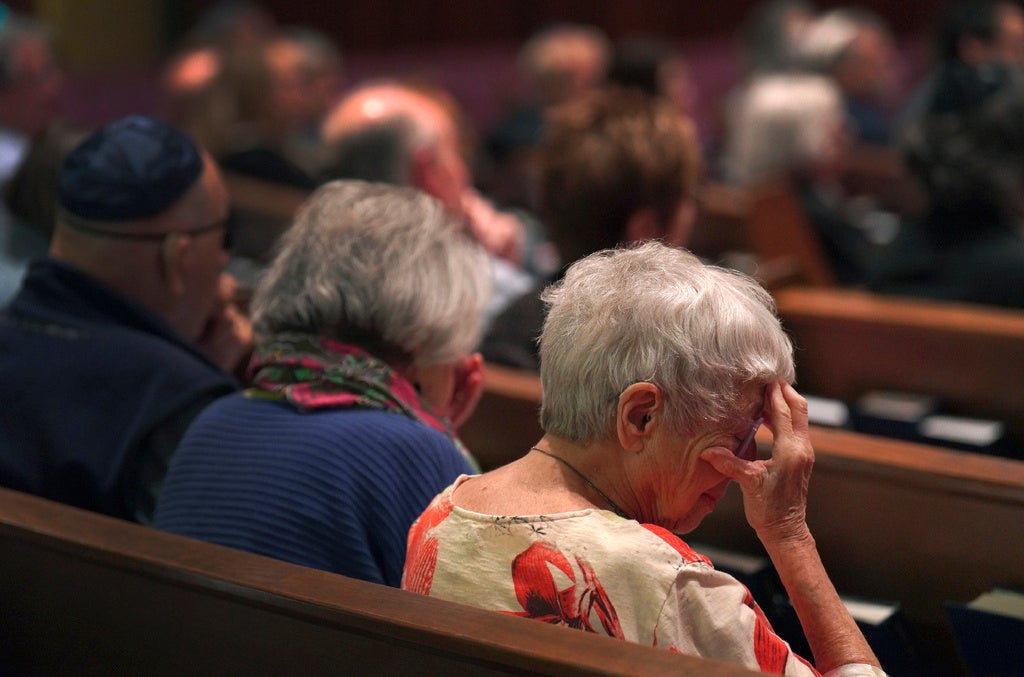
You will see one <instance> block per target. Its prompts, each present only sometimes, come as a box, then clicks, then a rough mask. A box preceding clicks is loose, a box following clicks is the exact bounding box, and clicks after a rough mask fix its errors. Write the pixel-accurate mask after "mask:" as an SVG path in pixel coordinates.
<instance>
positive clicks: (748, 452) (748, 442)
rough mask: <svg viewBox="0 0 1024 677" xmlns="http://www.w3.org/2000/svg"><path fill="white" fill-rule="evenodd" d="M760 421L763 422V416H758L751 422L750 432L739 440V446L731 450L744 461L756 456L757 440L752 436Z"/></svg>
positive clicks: (755, 433)
mask: <svg viewBox="0 0 1024 677" xmlns="http://www.w3.org/2000/svg"><path fill="white" fill-rule="evenodd" d="M762 423H764V417H763V416H758V417H757V418H756V419H754V420H753V421H752V422H751V426H750V432H748V433H747V436H746V437H744V438H743V441H742V442H740V446H738V447H736V451H735V452H733V453H734V454H735V455H736V457H737V458H742V459H743V460H744V461H753V460H754V459H755V458H757V440H756V439H754V438H755V436H756V435H757V431H758V429H759V428H760V427H761V424H762Z"/></svg>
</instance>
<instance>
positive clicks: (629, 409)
mask: <svg viewBox="0 0 1024 677" xmlns="http://www.w3.org/2000/svg"><path fill="white" fill-rule="evenodd" d="M663 400H664V398H663V397H662V395H661V390H660V389H659V388H658V386H656V385H654V384H653V383H648V382H647V381H640V382H638V383H634V384H633V385H631V386H629V387H628V388H626V389H625V390H624V391H622V394H621V395H619V404H618V407H617V408H616V411H615V432H616V434H617V436H618V438H619V443H620V444H621V445H622V446H623V448H625V449H628V450H630V451H643V448H644V443H645V442H646V441H647V440H648V439H649V438H650V437H651V435H653V433H654V430H655V428H656V427H657V426H658V425H659V424H660V419H661V415H662V413H663V411H664V408H663Z"/></svg>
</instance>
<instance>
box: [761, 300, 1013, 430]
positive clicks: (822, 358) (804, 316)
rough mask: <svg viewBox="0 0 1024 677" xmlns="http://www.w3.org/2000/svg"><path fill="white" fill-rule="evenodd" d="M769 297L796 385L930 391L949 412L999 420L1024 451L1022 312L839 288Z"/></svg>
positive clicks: (845, 394)
mask: <svg viewBox="0 0 1024 677" xmlns="http://www.w3.org/2000/svg"><path fill="white" fill-rule="evenodd" d="M775 298H776V302H777V303H778V312H779V316H780V317H781V318H782V322H783V325H784V326H785V328H786V330H787V331H788V332H789V333H790V334H791V336H792V338H793V341H794V343H795V345H796V365H797V382H798V386H799V388H800V389H801V390H803V391H804V392H807V393H811V394H815V395H821V396H824V397H833V398H838V399H842V400H853V399H855V398H857V397H860V396H861V395H863V394H864V393H865V392H867V391H869V390H877V389H887V390H898V391H906V392H912V393H919V394H924V395H931V396H935V397H938V398H940V399H941V400H942V401H944V402H945V403H947V404H948V406H949V407H950V408H951V409H952V410H953V412H954V413H957V414H960V415H964V416H975V417H982V418H993V419H998V420H1000V421H1002V422H1003V423H1004V424H1005V425H1006V426H1007V429H1008V433H1009V438H1010V440H1011V441H1012V442H1013V443H1015V444H1017V445H1018V446H1020V447H1021V448H1024V312H1021V311H1016V310H1008V309H1000V308H990V307H985V306H976V305H969V304H956V303H948V302H939V301H926V300H919V299H909V298H901V297H888V296H880V295H877V294H870V293H866V292H857V291H850V290H839V289H810V288H795V287H794V288H788V289H780V290H776V292H775Z"/></svg>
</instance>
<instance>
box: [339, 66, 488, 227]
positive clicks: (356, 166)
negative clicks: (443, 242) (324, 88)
mask: <svg viewBox="0 0 1024 677" xmlns="http://www.w3.org/2000/svg"><path fill="white" fill-rule="evenodd" d="M321 131H322V136H323V139H324V142H325V143H326V144H327V145H328V146H329V151H328V153H329V160H328V162H327V170H326V174H327V176H326V178H330V179H343V178H344V179H362V180H367V181H383V182H388V183H395V184H399V185H411V186H413V187H416V188H420V189H421V190H424V191H425V192H427V193H429V194H431V195H433V196H434V197H436V198H438V199H440V200H441V201H442V202H444V203H445V204H447V205H448V206H449V207H450V208H452V209H455V210H457V211H458V210H460V209H461V205H460V200H461V195H462V193H463V192H464V191H465V190H466V188H467V187H468V185H469V170H468V169H467V167H466V163H465V160H464V158H463V157H462V148H461V142H460V136H459V131H458V128H457V126H456V122H455V120H454V117H453V114H452V112H451V110H450V109H449V108H448V107H446V105H445V103H444V99H443V98H442V95H434V94H431V93H427V92H426V91H421V90H418V89H416V88H413V87H409V86H405V85H402V84H399V83H393V82H383V83H374V84H371V85H367V86H364V87H361V88H359V89H357V90H356V91H354V92H352V93H351V94H349V95H348V96H346V97H345V98H343V99H342V100H341V101H339V102H338V104H337V105H335V107H334V109H333V110H332V111H331V112H330V113H329V114H328V115H327V117H326V119H325V120H324V124H323V127H322V130H321Z"/></svg>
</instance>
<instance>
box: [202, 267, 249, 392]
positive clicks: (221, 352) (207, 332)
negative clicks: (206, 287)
mask: <svg viewBox="0 0 1024 677" xmlns="http://www.w3.org/2000/svg"><path fill="white" fill-rule="evenodd" d="M236 286H237V285H236V283H235V278H234V277H232V276H231V275H229V274H228V273H221V276H220V283H219V286H218V288H217V300H216V303H214V306H213V309H212V311H211V313H210V317H209V318H207V320H206V326H205V327H204V328H203V333H202V336H200V338H199V347H200V348H202V349H203V350H204V351H206V354H207V355H209V356H210V357H211V358H212V359H213V361H214V362H216V363H217V364H218V365H220V367H221V368H222V369H224V371H227V372H231V373H237V372H238V369H239V367H240V366H242V363H243V361H244V360H246V359H248V357H249V355H250V353H252V323H251V322H250V321H249V318H248V317H246V316H245V315H244V314H243V313H242V311H240V310H239V309H238V306H236V305H235V302H234V297H235V289H236Z"/></svg>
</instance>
